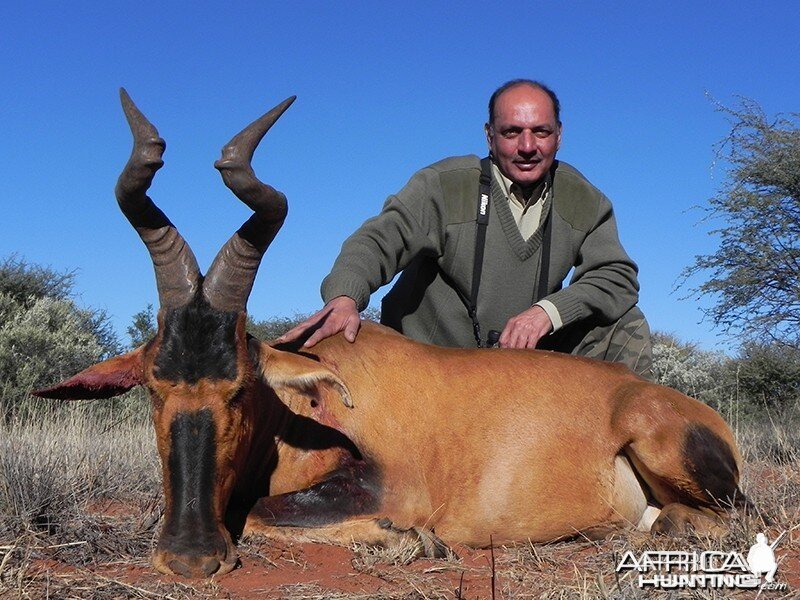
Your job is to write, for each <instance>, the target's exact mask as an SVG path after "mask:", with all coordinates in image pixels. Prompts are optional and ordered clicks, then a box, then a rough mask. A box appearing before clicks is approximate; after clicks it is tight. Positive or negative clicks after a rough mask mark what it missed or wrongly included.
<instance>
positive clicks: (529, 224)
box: [492, 162, 563, 332]
mask: <svg viewBox="0 0 800 600" xmlns="http://www.w3.org/2000/svg"><path fill="white" fill-rule="evenodd" d="M492 174H493V175H494V178H495V180H496V181H497V183H498V184H499V185H500V189H501V190H502V191H503V194H504V195H505V197H506V200H508V208H510V209H511V214H512V215H513V216H514V221H515V222H516V223H517V227H519V233H520V235H522V239H524V240H527V239H528V238H530V237H531V236H532V235H533V234H534V233H536V230H537V229H538V228H539V224H540V222H541V220H542V207H543V206H544V201H545V198H547V194H549V193H550V189H551V187H552V186H551V184H552V181H551V180H550V174H549V173H548V174H547V179H546V180H545V182H544V187H543V188H542V191H541V193H540V194H539V197H538V198H534V197H533V196H531V197H530V198H529V199H528V200H527V202H526V201H525V198H524V197H523V195H522V190H520V187H519V186H518V185H517V184H516V183H514V182H512V181H511V180H510V179H509V178H508V177H506V176H505V175H503V173H502V172H501V171H500V169H499V168H497V165H496V164H495V163H494V162H492ZM534 306H540V307H541V308H542V309H543V310H544V312H546V313H547V316H548V317H550V322H551V323H552V324H553V332H555V331H558V330H559V329H561V327H562V326H563V321H562V320H561V315H560V314H559V313H558V309H557V308H556V306H555V304H553V303H552V302H550V301H549V300H545V299H542V300H539V301H538V302H537V303H536V304H535V305H534Z"/></svg>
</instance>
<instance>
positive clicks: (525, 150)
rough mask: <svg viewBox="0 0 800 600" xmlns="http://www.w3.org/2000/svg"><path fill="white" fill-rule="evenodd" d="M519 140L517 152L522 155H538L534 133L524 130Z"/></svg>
mask: <svg viewBox="0 0 800 600" xmlns="http://www.w3.org/2000/svg"><path fill="white" fill-rule="evenodd" d="M517 140H518V142H519V143H518V144H517V151H518V152H519V153H520V154H536V137H535V136H534V135H533V132H532V131H527V130H523V132H522V133H521V134H520V135H519V137H518V138H517Z"/></svg>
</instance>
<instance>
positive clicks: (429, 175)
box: [321, 168, 444, 311]
mask: <svg viewBox="0 0 800 600" xmlns="http://www.w3.org/2000/svg"><path fill="white" fill-rule="evenodd" d="M443 240H444V216H443V207H442V192H441V183H440V181H439V174H438V173H437V172H436V171H435V170H433V169H430V168H427V169H422V170H421V171H419V172H418V173H416V174H415V175H414V176H413V177H412V178H411V180H410V181H409V182H408V183H407V184H406V186H405V187H404V188H403V189H402V190H400V191H399V192H398V193H397V194H396V195H394V196H390V197H389V198H388V199H387V200H386V203H385V204H384V205H383V209H382V210H381V212H380V213H379V214H378V215H377V216H375V217H373V218H371V219H369V220H367V221H366V222H365V223H364V224H363V225H361V227H359V228H358V229H357V230H356V231H355V233H353V234H352V235H351V236H350V237H349V238H347V239H346V240H345V242H344V244H343V245H342V249H341V251H340V252H339V256H338V257H337V258H336V261H335V262H334V264H333V268H332V269H331V272H330V274H328V276H327V277H325V279H323V281H322V286H321V293H322V300H323V302H325V303H327V302H329V301H330V300H332V299H333V298H336V297H337V296H349V297H350V298H352V299H353V300H355V302H356V306H357V308H358V310H359V311H362V310H364V309H365V308H366V307H367V305H368V304H369V297H370V295H371V294H372V293H373V292H374V291H375V290H377V289H378V288H379V287H381V286H383V285H385V284H387V283H389V282H390V281H391V280H392V279H393V278H394V276H395V275H397V273H399V272H400V271H402V270H403V269H404V268H405V267H406V266H407V265H408V263H409V262H411V260H412V259H413V258H414V257H415V256H417V255H418V254H420V253H430V254H432V255H434V256H440V255H441V253H442V249H443V243H444V242H443Z"/></svg>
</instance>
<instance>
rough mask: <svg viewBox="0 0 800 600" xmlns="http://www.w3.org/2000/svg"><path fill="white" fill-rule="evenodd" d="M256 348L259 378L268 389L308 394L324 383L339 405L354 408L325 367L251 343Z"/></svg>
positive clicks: (301, 357)
mask: <svg viewBox="0 0 800 600" xmlns="http://www.w3.org/2000/svg"><path fill="white" fill-rule="evenodd" d="M252 342H253V343H254V344H258V347H257V349H258V365H259V369H260V371H261V376H262V377H263V378H264V381H265V382H266V383H267V385H269V386H270V387H271V388H282V387H283V388H295V389H297V390H301V391H308V390H309V389H310V388H313V387H314V385H316V384H317V383H327V384H329V385H330V386H331V387H332V388H333V389H335V390H336V391H337V392H338V393H339V396H340V397H341V400H342V402H343V403H344V405H345V406H347V407H348V408H353V400H352V398H351V397H350V390H348V389H347V386H346V385H345V384H344V381H342V380H341V378H340V377H339V376H338V375H336V374H335V373H334V372H333V371H331V370H330V369H329V368H328V367H326V366H325V365H323V364H321V363H318V362H316V361H314V360H311V359H310V358H306V357H305V356H301V355H299V354H293V353H291V352H283V351H281V350H276V349H275V348H273V347H272V346H270V345H269V344H266V343H264V342H258V341H256V340H255V339H253V340H252Z"/></svg>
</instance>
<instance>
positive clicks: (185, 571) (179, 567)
mask: <svg viewBox="0 0 800 600" xmlns="http://www.w3.org/2000/svg"><path fill="white" fill-rule="evenodd" d="M167 566H168V567H169V569H170V571H172V572H173V573H175V574H176V575H181V576H182V577H187V578H191V577H192V571H191V570H190V569H189V567H188V566H186V564H185V563H183V562H182V561H180V560H178V559H177V558H173V559H172V560H171V561H169V562H168V563H167Z"/></svg>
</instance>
